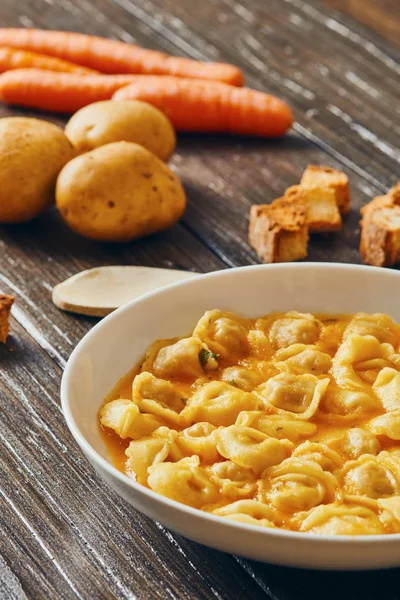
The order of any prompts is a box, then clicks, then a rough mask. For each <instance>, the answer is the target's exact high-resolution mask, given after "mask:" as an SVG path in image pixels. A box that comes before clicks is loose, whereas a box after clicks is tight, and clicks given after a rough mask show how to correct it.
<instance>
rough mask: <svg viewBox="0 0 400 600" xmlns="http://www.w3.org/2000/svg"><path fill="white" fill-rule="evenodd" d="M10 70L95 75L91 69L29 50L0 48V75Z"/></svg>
mask: <svg viewBox="0 0 400 600" xmlns="http://www.w3.org/2000/svg"><path fill="white" fill-rule="evenodd" d="M12 69H46V70H48V71H62V72H64V73H80V74H81V75H85V74H87V73H96V72H97V71H94V70H93V69H88V68H86V67H80V66H78V65H74V64H73V63H71V62H69V61H67V60H61V59H60V58H54V57H52V56H47V55H46V54H39V53H38V52H30V51H29V50H18V49H16V48H10V47H7V46H3V47H0V73H4V71H10V70H12Z"/></svg>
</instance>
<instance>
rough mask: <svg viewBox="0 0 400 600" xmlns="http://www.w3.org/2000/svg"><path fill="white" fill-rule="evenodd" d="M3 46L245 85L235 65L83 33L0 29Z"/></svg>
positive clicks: (104, 66)
mask: <svg viewBox="0 0 400 600" xmlns="http://www.w3.org/2000/svg"><path fill="white" fill-rule="evenodd" d="M0 45H3V46H12V47H13V48H22V49H24V50H33V51H35V52H41V53H43V54H48V55H49V56H56V57H57V58H62V59H64V60H69V61H71V62H73V63H75V64H77V65H83V66H85V67H89V68H90V69H96V71H100V72H103V73H111V74H112V73H137V74H150V75H151V74H157V75H174V76H176V77H193V78H199V79H211V80H215V81H223V82H225V83H229V84H230V85H237V86H240V85H243V74H242V72H241V71H240V69H238V68H237V67H235V66H233V65H228V64H224V63H212V62H200V61H196V60H190V59H188V58H181V57H178V56H169V55H168V54H164V53H162V52H156V51H155V50H146V49H144V48H140V47H139V46H134V45H133V44H127V43H125V42H120V41H117V40H109V39H105V38H101V37H95V36H89V35H84V34H81V33H70V32H67V31H45V30H41V29H11V28H0Z"/></svg>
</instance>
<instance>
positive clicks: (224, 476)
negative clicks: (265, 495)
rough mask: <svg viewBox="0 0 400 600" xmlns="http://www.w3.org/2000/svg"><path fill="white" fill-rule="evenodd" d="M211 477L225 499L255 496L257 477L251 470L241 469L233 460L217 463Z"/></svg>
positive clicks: (211, 471) (211, 470)
mask: <svg viewBox="0 0 400 600" xmlns="http://www.w3.org/2000/svg"><path fill="white" fill-rule="evenodd" d="M210 477H211V479H212V481H213V482H214V483H215V484H216V485H217V486H218V488H219V489H220V491H221V494H222V496H223V497H224V498H229V499H235V500H236V499H237V498H249V497H250V496H254V492H255V490H256V481H257V479H256V475H255V474H254V473H253V471H251V470H250V469H246V468H245V467H240V466H239V465H237V464H235V463H234V462H233V461H231V460H224V461H221V462H217V463H215V464H214V465H213V466H212V467H211V468H210Z"/></svg>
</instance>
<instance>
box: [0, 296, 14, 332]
mask: <svg viewBox="0 0 400 600" xmlns="http://www.w3.org/2000/svg"><path fill="white" fill-rule="evenodd" d="M13 303H14V298H13V297H12V296H6V295H5V294H0V343H2V344H5V343H6V341H7V338H8V334H9V332H10V323H9V319H10V311H11V307H12V305H13Z"/></svg>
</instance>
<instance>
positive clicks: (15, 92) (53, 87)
mask: <svg viewBox="0 0 400 600" xmlns="http://www.w3.org/2000/svg"><path fill="white" fill-rule="evenodd" d="M137 77H139V78H140V79H142V78H143V77H147V76H140V75H85V76H82V75H78V74H76V73H57V72H56V71H44V70H41V69H15V70H14V71H7V72H6V73H3V74H2V75H0V100H1V101H2V102H5V103H7V104H17V105H19V106H27V107H30V108H38V109H39V110H49V111H52V112H59V113H64V112H65V113H71V112H75V111H77V110H79V109H80V108H82V107H83V106H86V105H87V104H91V103H92V102H97V101H98V100H109V99H110V98H111V97H112V95H113V93H114V92H115V91H116V90H118V89H119V88H121V87H123V86H126V85H128V83H132V81H135V79H136V78H137Z"/></svg>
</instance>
